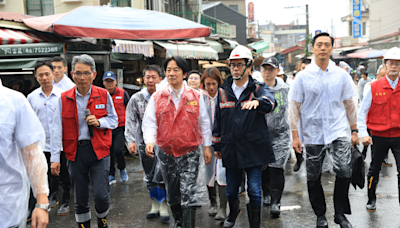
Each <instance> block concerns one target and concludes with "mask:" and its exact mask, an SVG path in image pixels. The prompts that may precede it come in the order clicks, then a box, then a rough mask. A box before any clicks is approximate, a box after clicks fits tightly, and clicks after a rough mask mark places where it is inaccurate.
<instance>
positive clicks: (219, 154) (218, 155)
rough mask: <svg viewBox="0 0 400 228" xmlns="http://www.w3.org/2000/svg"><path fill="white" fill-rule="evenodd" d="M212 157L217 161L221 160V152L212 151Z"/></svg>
mask: <svg viewBox="0 0 400 228" xmlns="http://www.w3.org/2000/svg"><path fill="white" fill-rule="evenodd" d="M214 155H215V157H216V158H217V159H222V156H221V151H214Z"/></svg>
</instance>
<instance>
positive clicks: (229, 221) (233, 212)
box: [224, 200, 241, 228]
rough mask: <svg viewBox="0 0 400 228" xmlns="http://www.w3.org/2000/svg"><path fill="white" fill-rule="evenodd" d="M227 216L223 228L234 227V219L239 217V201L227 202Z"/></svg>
mask: <svg viewBox="0 0 400 228" xmlns="http://www.w3.org/2000/svg"><path fill="white" fill-rule="evenodd" d="M229 211H230V212H229V215H228V218H226V219H225V221H224V227H225V228H231V227H233V226H234V225H235V222H236V218H237V217H238V216H239V215H240V212H241V211H240V202H239V200H235V201H229Z"/></svg>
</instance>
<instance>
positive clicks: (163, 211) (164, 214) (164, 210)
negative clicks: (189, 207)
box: [157, 188, 169, 222]
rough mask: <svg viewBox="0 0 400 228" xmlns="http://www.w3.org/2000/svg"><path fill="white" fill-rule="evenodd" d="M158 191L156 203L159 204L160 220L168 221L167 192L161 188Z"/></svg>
mask: <svg viewBox="0 0 400 228" xmlns="http://www.w3.org/2000/svg"><path fill="white" fill-rule="evenodd" d="M157 189H158V198H157V200H158V202H159V204H160V219H161V221H162V222H167V221H169V213H168V204H167V199H166V197H167V191H166V190H165V189H162V188H157Z"/></svg>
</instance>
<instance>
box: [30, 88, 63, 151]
mask: <svg viewBox="0 0 400 228" xmlns="http://www.w3.org/2000/svg"><path fill="white" fill-rule="evenodd" d="M62 92H63V91H62V90H61V89H59V88H57V87H55V86H53V89H52V90H51V93H50V95H49V97H47V96H46V94H44V92H43V89H42V87H40V88H37V89H35V90H34V91H32V93H30V94H29V95H28V101H29V103H30V104H31V106H32V108H33V111H35V113H36V115H37V116H38V117H39V120H40V122H41V123H42V126H43V128H44V132H45V133H46V145H45V147H44V149H43V150H44V151H45V152H50V137H51V126H52V124H53V118H54V113H55V111H56V108H57V106H58V102H59V99H60V97H61V93H62Z"/></svg>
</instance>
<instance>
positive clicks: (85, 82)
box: [51, 55, 118, 228]
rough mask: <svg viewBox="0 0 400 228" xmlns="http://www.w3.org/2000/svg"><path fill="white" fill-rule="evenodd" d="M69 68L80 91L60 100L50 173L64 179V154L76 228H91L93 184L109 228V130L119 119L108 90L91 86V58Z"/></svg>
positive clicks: (99, 214) (99, 218) (99, 211)
mask: <svg viewBox="0 0 400 228" xmlns="http://www.w3.org/2000/svg"><path fill="white" fill-rule="evenodd" d="M71 65H72V71H71V75H73V79H74V82H75V84H76V86H75V87H74V88H72V89H70V90H67V91H66V92H64V93H62V94H61V99H60V102H59V107H57V110H56V112H55V114H54V121H53V126H52V134H51V135H52V138H51V162H52V163H51V172H52V173H53V174H54V175H56V176H58V175H60V166H61V165H60V152H61V148H63V150H64V153H65V157H66V158H67V159H68V163H67V164H68V172H69V174H70V177H71V181H72V186H73V188H74V195H75V219H76V222H77V223H78V226H79V227H80V228H87V227H90V219H91V213H90V206H89V184H90V181H92V189H93V190H92V191H93V199H94V203H95V208H96V216H97V224H98V227H108V225H107V218H106V216H107V215H108V212H109V204H110V185H109V184H108V178H107V177H108V172H109V170H110V157H109V155H110V147H111V141H112V132H111V130H112V129H115V128H116V127H117V125H118V116H117V113H116V112H115V109H114V105H113V102H112V98H111V96H110V94H109V93H108V92H107V90H105V89H102V88H99V87H97V86H93V85H92V83H93V80H94V79H95V78H96V75H97V72H96V65H95V62H94V60H93V58H92V57H90V56H88V55H80V56H75V57H74V58H73V59H72V64H71ZM89 112H90V113H89ZM61 142H62V143H61Z"/></svg>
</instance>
